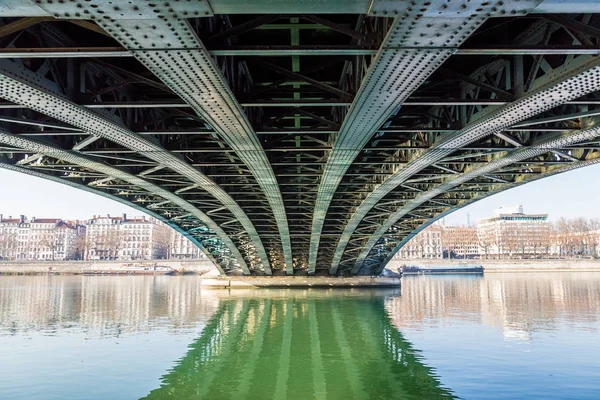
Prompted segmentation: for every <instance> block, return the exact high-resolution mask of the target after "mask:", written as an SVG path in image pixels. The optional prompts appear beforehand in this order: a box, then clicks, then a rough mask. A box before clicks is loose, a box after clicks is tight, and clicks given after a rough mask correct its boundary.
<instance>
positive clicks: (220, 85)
mask: <svg viewBox="0 0 600 400" xmlns="http://www.w3.org/2000/svg"><path fill="white" fill-rule="evenodd" d="M39 5H40V7H41V8H43V9H45V10H47V11H49V12H51V13H52V14H53V15H54V16H56V17H57V18H71V17H72V15H73V11H72V10H71V8H72V7H73V6H72V5H71V4H60V3H59V4H57V2H52V1H41V2H39ZM79 6H80V7H75V8H76V9H77V8H79V12H80V13H88V14H89V15H92V16H95V17H96V18H95V19H96V22H97V23H98V24H99V25H100V26H101V27H102V28H104V30H106V32H107V33H109V34H110V35H112V36H113V37H114V38H115V39H116V40H117V41H119V42H120V43H121V44H122V45H123V46H124V47H125V48H126V49H127V50H129V51H130V52H131V53H133V55H134V56H135V57H136V58H137V59H138V60H139V61H140V62H141V63H142V64H144V65H145V66H146V67H147V68H148V69H149V70H150V71H151V72H152V73H153V74H154V75H155V76H156V77H158V78H159V79H160V80H162V81H163V82H164V83H165V84H166V85H167V86H168V87H169V88H171V89H172V90H173V91H174V92H175V93H176V94H177V95H179V96H180V97H181V99H182V100H183V101H185V102H186V103H187V104H189V105H190V106H191V107H192V109H193V110H194V111H195V112H196V113H198V115H200V116H202V118H203V119H204V120H205V121H207V122H208V123H209V124H210V125H211V126H212V128H213V129H214V130H215V131H216V132H217V133H218V134H219V135H220V136H221V137H222V138H223V140H224V141H225V142H226V143H227V144H228V145H229V146H230V147H231V148H232V149H233V150H234V151H235V152H236V154H237V156H238V157H239V158H240V160H242V162H244V164H246V166H247V167H248V169H249V170H250V172H251V173H252V175H253V176H254V177H255V179H256V181H257V182H258V184H259V186H260V188H261V189H262V191H263V192H264V194H265V196H266V198H267V200H268V201H269V205H270V206H271V209H272V212H273V215H274V216H275V221H276V223H277V226H278V229H279V233H280V238H281V243H282V247H283V253H284V259H285V268H286V270H287V272H288V273H289V274H292V273H293V261H292V247H291V240H290V231H289V228H288V222H287V216H286V213H285V206H284V203H283V198H282V197H281V192H280V190H279V185H278V182H277V178H276V177H275V174H274V172H273V169H272V167H271V165H270V163H269V160H268V158H267V156H266V153H265V152H264V150H263V148H262V145H261V144H260V141H259V140H258V136H257V135H256V133H255V132H254V129H253V128H252V125H251V124H250V122H249V121H248V118H247V117H246V115H245V114H244V111H243V110H242V108H241V106H240V104H239V103H238V101H237V100H236V98H235V96H234V94H233V92H232V91H231V89H230V88H229V85H228V84H227V82H226V80H225V78H224V77H223V75H222V74H221V72H220V71H219V69H218V67H217V66H216V65H215V64H214V63H213V60H212V58H211V56H210V54H209V53H208V51H207V50H206V48H205V47H204V45H203V43H202V42H201V41H200V39H199V38H198V37H197V35H196V33H195V32H194V30H193V29H192V27H191V26H190V25H189V22H187V20H186V19H185V18H189V17H198V16H206V15H212V11H211V9H210V5H209V4H208V2H206V1H199V0H196V1H190V2H172V4H171V3H159V2H156V3H148V2H147V1H142V0H134V1H129V2H128V4H127V5H126V6H125V5H123V6H114V5H112V2H107V1H96V2H94V4H92V3H86V2H81V3H79ZM198 8H200V9H198ZM75 11H76V10H75ZM236 216H237V217H238V218H239V219H240V220H241V219H242V218H247V217H245V215H244V216H242V215H236ZM245 223H246V225H247V224H249V223H250V221H249V220H247V221H245ZM250 236H251V237H253V239H256V241H255V242H256V243H255V245H257V247H258V245H259V243H258V242H260V238H259V237H258V236H257V235H256V236H255V235H254V232H252V233H251V234H250ZM260 246H262V244H260ZM261 259H262V262H263V265H264V266H265V270H267V271H268V273H270V267H269V260H268V259H267V258H266V253H264V252H263V251H261Z"/></svg>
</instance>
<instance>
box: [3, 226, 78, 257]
mask: <svg viewBox="0 0 600 400" xmlns="http://www.w3.org/2000/svg"><path fill="white" fill-rule="evenodd" d="M84 234H85V228H84V227H82V226H81V225H79V224H78V223H77V222H71V221H63V220H62V219H60V218H35V217H33V218H32V219H31V220H28V219H27V218H25V216H23V215H21V216H20V217H19V218H12V217H8V218H4V217H3V216H2V215H0V258H2V259H5V260H72V259H76V258H78V249H77V244H78V237H80V236H81V235H84Z"/></svg>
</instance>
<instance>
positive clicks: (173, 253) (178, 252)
mask: <svg viewBox="0 0 600 400" xmlns="http://www.w3.org/2000/svg"><path fill="white" fill-rule="evenodd" d="M168 257H169V258H179V259H188V258H206V255H204V253H203V252H202V250H200V248H198V247H197V246H196V245H194V244H193V243H192V242H191V241H189V240H188V238H186V237H185V236H183V235H182V234H180V233H179V232H176V231H174V230H171V237H170V244H169V249H168Z"/></svg>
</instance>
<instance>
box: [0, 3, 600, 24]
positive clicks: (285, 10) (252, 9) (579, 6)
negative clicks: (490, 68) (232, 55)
mask: <svg viewBox="0 0 600 400" xmlns="http://www.w3.org/2000/svg"><path fill="white" fill-rule="evenodd" d="M432 2H433V1H432ZM47 3H52V2H51V1H49V0H40V1H33V0H3V1H2V2H0V15H2V16H4V17H51V16H52V15H53V13H52V11H49V9H48V7H46V4H47ZM54 3H56V2H54ZM95 3H99V4H100V5H101V6H104V5H108V4H109V3H110V2H109V1H108V0H97V1H96V2H95ZM209 3H210V5H209ZM436 3H437V4H435V5H436V6H438V7H431V11H430V12H425V13H424V14H425V16H429V15H431V14H434V13H435V12H437V11H438V9H439V6H440V3H442V2H436ZM443 3H446V2H445V1H444V2H443ZM504 3H513V1H510V0H507V1H505V2H504ZM162 4H163V3H159V6H156V10H157V15H164V14H167V15H168V14H178V15H183V16H186V17H188V18H193V17H204V16H210V15H213V13H214V14H258V15H261V14H370V15H374V16H395V15H398V14H401V13H403V12H405V11H406V9H407V8H409V7H410V3H409V2H407V1H401V0H398V1H387V0H303V1H290V0H253V1H248V0H210V2H207V1H201V0H192V1H185V2H183V1H173V2H170V3H168V4H169V6H168V8H167V7H160V5H162ZM501 4H502V3H501ZM517 4H518V3H517ZM457 6H458V2H457ZM415 8H417V7H415ZM523 8H524V10H525V11H527V10H529V11H533V12H535V13H552V14H581V13H600V3H598V2H597V1H596V0H537V1H536V2H535V5H534V8H533V9H531V8H530V7H527V8H525V7H523ZM54 10H56V11H57V12H61V13H65V12H66V13H69V17H70V18H73V19H89V18H90V17H91V16H94V17H95V18H102V16H101V15H98V14H96V13H92V14H88V13H83V12H82V10H81V9H79V8H77V7H76V3H75V2H72V3H71V2H59V6H56V7H55V8H54ZM118 11H119V13H117V12H116V11H115V10H113V9H110V10H109V12H108V13H107V14H105V15H107V16H113V17H114V16H116V15H118V14H121V15H122V16H123V17H124V18H129V19H135V18H136V17H137V18H140V16H138V14H139V13H138V10H137V9H135V8H134V7H133V5H131V3H130V4H129V5H128V6H123V7H122V8H120V9H119V10H118ZM516 11H517V12H519V13H521V9H520V8H517V9H516ZM497 15H498V16H503V15H511V14H508V13H506V12H505V13H503V14H497Z"/></svg>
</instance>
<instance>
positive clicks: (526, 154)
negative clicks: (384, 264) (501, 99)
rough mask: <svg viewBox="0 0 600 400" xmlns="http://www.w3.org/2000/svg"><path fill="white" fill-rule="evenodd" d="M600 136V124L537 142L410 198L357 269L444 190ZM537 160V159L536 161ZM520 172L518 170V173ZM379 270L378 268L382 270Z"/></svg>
mask: <svg viewBox="0 0 600 400" xmlns="http://www.w3.org/2000/svg"><path fill="white" fill-rule="evenodd" d="M599 135H600V127H594V128H590V129H586V130H582V131H580V132H577V133H574V134H570V135H566V136H559V137H558V138H554V139H548V140H544V141H541V142H540V143H538V144H534V145H532V146H527V147H520V148H518V149H516V150H514V151H512V152H510V153H509V154H507V155H506V156H504V157H502V158H499V159H496V160H494V161H490V162H489V163H488V164H486V165H484V166H482V167H479V168H475V169H472V170H470V171H469V172H465V173H462V174H460V175H458V176H456V177H455V178H453V179H449V180H447V181H446V182H444V183H442V184H440V185H438V186H436V187H435V188H433V189H431V190H429V191H427V192H422V193H421V194H419V196H417V197H416V198H415V199H413V200H411V201H409V202H408V203H407V204H405V205H404V206H402V207H401V208H399V209H398V210H397V211H395V212H394V213H392V214H391V215H390V216H389V217H388V218H387V219H386V221H385V222H384V223H383V224H382V225H381V226H380V227H379V228H378V229H377V231H376V232H375V234H373V235H372V236H371V237H370V238H369V240H368V242H367V243H366V244H365V245H364V246H363V248H362V250H361V252H360V254H359V256H358V258H357V259H356V262H355V269H356V268H358V270H360V268H361V266H362V265H363V263H364V261H365V259H366V258H367V257H368V256H369V254H370V253H371V251H372V250H373V247H375V245H376V244H377V242H378V241H379V240H380V239H381V237H382V236H383V235H385V233H386V232H387V230H388V229H390V228H391V227H392V226H393V225H394V224H395V223H396V222H397V221H398V220H400V219H401V218H402V217H404V216H405V215H407V214H408V213H410V212H412V211H413V210H415V209H416V208H418V207H419V206H421V205H422V204H424V203H426V202H428V201H431V200H433V199H434V198H435V197H437V196H439V195H442V194H444V193H447V192H449V191H450V190H452V189H454V188H456V187H459V186H460V185H462V184H465V183H467V182H469V181H471V180H473V179H475V178H478V177H490V175H489V174H490V173H493V172H494V171H498V170H499V169H501V168H505V167H508V166H510V165H512V164H514V163H515V162H518V161H523V160H527V159H530V158H533V157H536V156H539V155H542V154H544V153H547V152H549V151H554V150H558V149H561V148H562V147H564V146H570V145H574V144H576V143H580V142H583V141H586V140H590V139H594V138H596V137H598V136H599ZM534 163H535V162H534ZM516 174H517V175H518V174H519V173H516ZM502 183H512V182H509V181H506V180H502ZM379 272H380V270H378V271H376V273H379Z"/></svg>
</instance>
